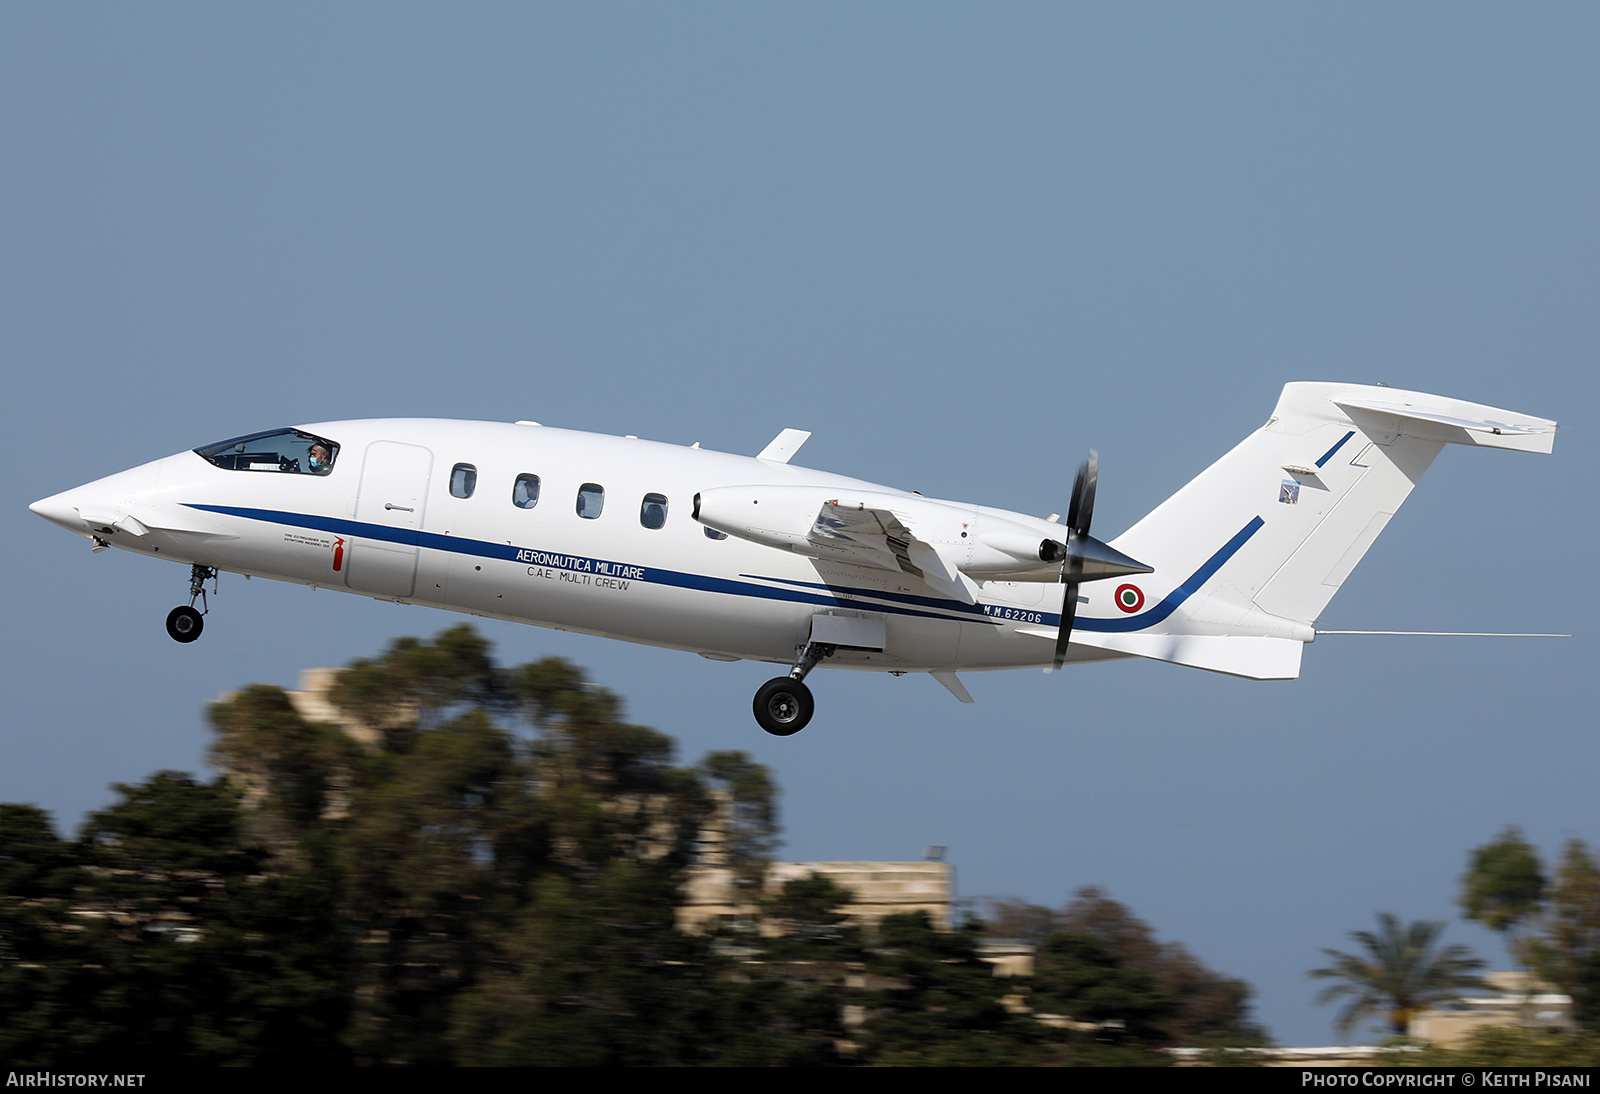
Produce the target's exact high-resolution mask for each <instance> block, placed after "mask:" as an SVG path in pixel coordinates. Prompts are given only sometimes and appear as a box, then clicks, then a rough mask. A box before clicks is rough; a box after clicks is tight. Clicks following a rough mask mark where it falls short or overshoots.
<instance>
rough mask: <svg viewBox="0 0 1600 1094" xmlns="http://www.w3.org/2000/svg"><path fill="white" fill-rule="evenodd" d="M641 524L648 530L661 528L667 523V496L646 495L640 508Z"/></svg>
mask: <svg viewBox="0 0 1600 1094" xmlns="http://www.w3.org/2000/svg"><path fill="white" fill-rule="evenodd" d="M639 523H640V524H642V525H644V526H645V527H646V528H650V529H655V528H660V527H661V526H662V525H664V524H666V523H667V496H666V495H665V494H646V495H645V496H644V501H643V503H641V504H640V506H639Z"/></svg>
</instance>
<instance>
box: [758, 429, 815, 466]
mask: <svg viewBox="0 0 1600 1094" xmlns="http://www.w3.org/2000/svg"><path fill="white" fill-rule="evenodd" d="M810 437H811V434H810V433H808V432H807V431H806V430H804V429H785V430H784V431H783V432H782V433H779V434H778V435H777V436H776V437H774V438H772V443H771V444H769V445H767V447H765V448H763V449H762V450H761V451H760V453H759V454H757V456H756V459H758V460H771V461H772V462H773V463H788V462H789V461H790V460H791V459H792V458H793V457H794V454H795V453H796V452H798V451H800V446H801V445H803V444H805V443H806V441H807V440H809V439H810Z"/></svg>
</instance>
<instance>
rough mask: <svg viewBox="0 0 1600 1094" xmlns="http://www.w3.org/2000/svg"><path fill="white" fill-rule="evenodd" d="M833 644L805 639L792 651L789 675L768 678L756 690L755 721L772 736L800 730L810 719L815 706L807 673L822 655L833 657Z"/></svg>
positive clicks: (815, 665) (823, 656)
mask: <svg viewBox="0 0 1600 1094" xmlns="http://www.w3.org/2000/svg"><path fill="white" fill-rule="evenodd" d="M833 654H834V647H833V646H830V645H828V644H827V643H825V642H807V643H806V644H805V645H804V646H800V647H798V648H797V649H796V651H795V659H794V668H792V669H790V670H789V675H788V676H779V677H776V678H774V679H771V680H768V681H767V682H766V683H765V684H762V685H761V690H760V691H758V692H756V700H755V704H754V710H755V715H756V722H757V723H758V724H759V725H760V726H761V728H762V729H764V730H766V731H767V732H768V733H770V734H772V735H773V736H775V737H787V736H789V735H790V734H794V733H799V732H800V731H801V730H802V729H804V728H806V723H807V722H809V721H811V715H812V714H813V713H815V711H816V708H817V705H816V702H815V700H813V699H812V698H811V689H810V688H808V687H806V685H805V678H806V674H807V673H809V672H810V671H811V670H812V669H814V668H816V667H817V663H818V662H820V661H821V660H822V659H823V658H825V657H832V656H833Z"/></svg>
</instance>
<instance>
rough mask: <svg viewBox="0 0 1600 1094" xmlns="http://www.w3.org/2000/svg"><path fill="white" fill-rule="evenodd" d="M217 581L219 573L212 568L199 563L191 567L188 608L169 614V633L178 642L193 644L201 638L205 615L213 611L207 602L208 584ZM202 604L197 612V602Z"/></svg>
mask: <svg viewBox="0 0 1600 1094" xmlns="http://www.w3.org/2000/svg"><path fill="white" fill-rule="evenodd" d="M216 580H217V571H215V570H213V569H212V568H211V567H210V566H202V565H200V564H199V563H198V562H196V563H195V564H194V565H192V566H190V567H189V603H188V606H187V607H177V608H173V609H172V611H170V612H168V613H167V633H168V634H170V635H171V636H172V638H173V641H176V642H193V641H194V640H195V639H196V638H199V637H200V632H201V631H202V630H204V629H205V625H206V622H205V614H206V613H207V612H209V611H210V610H211V606H210V605H209V604H208V603H207V602H206V582H208V581H210V582H213V585H212V588H213V589H215V588H216V585H215V584H214V583H215V582H216ZM197 600H198V601H199V602H200V610H199V611H196V610H195V607H194V604H195V601H197Z"/></svg>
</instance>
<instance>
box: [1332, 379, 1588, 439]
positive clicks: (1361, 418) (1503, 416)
mask: <svg viewBox="0 0 1600 1094" xmlns="http://www.w3.org/2000/svg"><path fill="white" fill-rule="evenodd" d="M1395 394H1396V395H1398V396H1405V398H1403V399H1381V398H1380V399H1371V398H1352V397H1340V396H1335V397H1334V398H1333V399H1332V402H1333V405H1334V406H1337V407H1338V408H1339V409H1340V410H1343V411H1344V412H1345V413H1346V414H1348V415H1349V416H1350V420H1351V421H1352V422H1354V423H1355V424H1356V425H1358V426H1360V427H1362V429H1363V431H1364V432H1366V433H1367V435H1368V436H1381V435H1382V434H1385V433H1389V434H1394V433H1404V434H1405V435H1406V436H1408V437H1416V438H1419V439H1420V440H1424V441H1437V442H1438V443H1440V444H1468V445H1477V446H1478V447H1481V448H1509V449H1511V450H1512V451H1515V452H1542V453H1546V454H1548V453H1550V452H1552V451H1554V449H1555V443H1556V423H1555V422H1552V421H1550V420H1548V419H1546V418H1530V417H1528V416H1527V415H1523V414H1518V413H1516V412H1515V411H1511V410H1500V409H1498V408H1496V407H1492V406H1483V405H1482V404H1480V403H1468V402H1463V401H1462V400H1460V399H1447V398H1444V397H1443V396H1440V395H1424V394H1422V393H1421V392H1410V391H1405V392H1396V393H1395Z"/></svg>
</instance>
